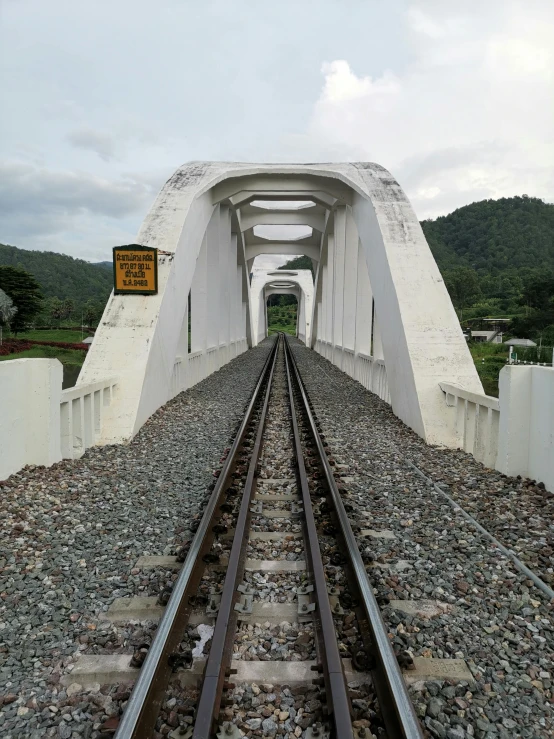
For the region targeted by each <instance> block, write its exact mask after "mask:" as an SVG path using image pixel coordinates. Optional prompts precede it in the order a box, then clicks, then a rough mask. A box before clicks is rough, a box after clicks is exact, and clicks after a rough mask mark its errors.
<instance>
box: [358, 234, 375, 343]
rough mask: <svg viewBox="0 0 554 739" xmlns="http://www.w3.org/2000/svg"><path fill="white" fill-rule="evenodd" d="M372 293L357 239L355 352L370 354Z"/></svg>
mask: <svg viewBox="0 0 554 739" xmlns="http://www.w3.org/2000/svg"><path fill="white" fill-rule="evenodd" d="M372 308H373V295H372V293H371V284H370V282H369V272H368V271H367V265H366V261H365V254H364V250H363V248H362V245H361V243H360V242H359V241H358V279H357V286H356V346H355V349H356V354H359V353H360V352H361V353H362V354H365V355H366V356H369V355H370V354H371V324H372V320H373V310H372Z"/></svg>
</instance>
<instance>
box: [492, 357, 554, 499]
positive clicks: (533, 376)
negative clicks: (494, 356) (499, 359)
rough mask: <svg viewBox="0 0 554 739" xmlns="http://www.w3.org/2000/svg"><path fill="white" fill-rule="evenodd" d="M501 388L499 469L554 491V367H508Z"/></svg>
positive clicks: (497, 464) (502, 377)
mask: <svg viewBox="0 0 554 739" xmlns="http://www.w3.org/2000/svg"><path fill="white" fill-rule="evenodd" d="M499 389H500V409H501V413H500V427H499V434H498V456H497V460H496V468H497V469H498V470H500V472H503V473H504V474H506V475H523V476H526V477H531V478H533V479H536V480H539V481H540V482H543V483H544V484H545V486H546V487H547V488H548V490H554V368H552V367H538V366H535V365H532V366H521V365H518V366H513V365H511V366H506V367H504V368H503V369H502V370H501V372H500V382H499Z"/></svg>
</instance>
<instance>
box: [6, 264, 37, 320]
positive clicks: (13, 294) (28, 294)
mask: <svg viewBox="0 0 554 739" xmlns="http://www.w3.org/2000/svg"><path fill="white" fill-rule="evenodd" d="M0 289H1V290H3V291H4V292H5V293H6V294H7V295H8V296H9V297H10V298H11V299H12V301H13V304H14V306H15V307H16V308H17V313H16V314H15V316H14V318H13V320H12V322H11V329H12V331H13V332H14V333H15V334H17V333H18V332H19V331H22V330H23V329H24V328H26V326H27V324H28V323H29V322H30V321H32V320H33V318H34V317H35V316H36V315H37V313H38V312H39V311H40V309H41V305H42V295H41V294H40V285H39V284H38V282H37V281H36V280H35V278H34V277H33V276H32V275H31V274H29V273H28V272H25V270H23V269H18V268H17V267H5V266H0Z"/></svg>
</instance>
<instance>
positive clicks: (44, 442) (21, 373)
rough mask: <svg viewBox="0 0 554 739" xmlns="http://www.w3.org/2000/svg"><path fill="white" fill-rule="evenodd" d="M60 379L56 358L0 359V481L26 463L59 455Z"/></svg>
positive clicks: (57, 458) (47, 460)
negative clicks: (0, 405) (0, 360)
mask: <svg viewBox="0 0 554 739" xmlns="http://www.w3.org/2000/svg"><path fill="white" fill-rule="evenodd" d="M62 379H63V367H62V364H61V362H58V360H57V359H12V360H8V361H5V362H0V393H1V395H2V410H1V412H0V480H4V479H5V478H6V477H8V476H9V475H12V474H13V473H14V472H18V471H19V470H20V469H21V468H22V467H25V465H28V464H36V465H46V466H48V465H51V464H54V463H55V462H59V461H60V459H61V458H62V454H61V447H60V433H59V428H60V396H61V391H62ZM56 432H57V433H56Z"/></svg>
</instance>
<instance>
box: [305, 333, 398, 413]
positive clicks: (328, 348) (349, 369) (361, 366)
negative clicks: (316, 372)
mask: <svg viewBox="0 0 554 739" xmlns="http://www.w3.org/2000/svg"><path fill="white" fill-rule="evenodd" d="M314 348H315V351H316V352H317V353H318V354H321V356H322V357H325V359H328V360H329V361H330V362H332V363H333V364H334V365H335V366H336V367H338V368H339V369H341V370H342V371H343V372H345V373H346V374H347V375H348V376H349V377H352V378H353V379H354V380H357V381H358V382H359V383H360V384H361V385H363V386H364V387H365V389H366V390H370V391H371V392H372V393H375V395H377V396H378V397H379V398H381V400H384V401H385V403H388V404H389V405H390V402H391V398H390V392H389V385H388V381H387V370H386V367H385V361H384V360H383V359H375V357H371V356H369V355H368V354H362V352H358V353H356V352H355V351H354V350H353V349H347V348H345V347H342V346H336V345H333V344H332V343H331V342H330V341H322V340H321V339H317V341H316V343H315V347H314Z"/></svg>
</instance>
